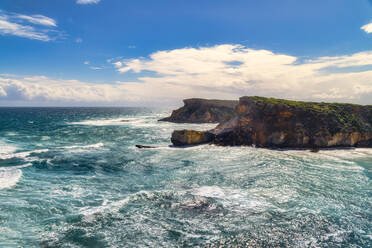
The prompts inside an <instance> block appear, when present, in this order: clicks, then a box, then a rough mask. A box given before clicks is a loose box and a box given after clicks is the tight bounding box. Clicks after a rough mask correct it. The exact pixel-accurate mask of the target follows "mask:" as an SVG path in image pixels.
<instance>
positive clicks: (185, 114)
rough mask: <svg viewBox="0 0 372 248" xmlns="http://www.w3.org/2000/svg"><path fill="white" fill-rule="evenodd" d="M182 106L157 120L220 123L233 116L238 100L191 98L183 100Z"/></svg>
mask: <svg viewBox="0 0 372 248" xmlns="http://www.w3.org/2000/svg"><path fill="white" fill-rule="evenodd" d="M183 102H184V106H183V107H181V108H179V109H177V110H174V111H173V112H172V114H171V116H169V117H166V118H163V119H160V120H159V121H169V122H175V123H222V122H225V121H228V120H230V119H231V118H232V117H234V116H235V108H236V106H237V105H238V103H239V102H238V101H229V100H209V99H200V98H191V99H185V100H183Z"/></svg>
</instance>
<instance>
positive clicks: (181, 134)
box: [171, 130, 215, 146]
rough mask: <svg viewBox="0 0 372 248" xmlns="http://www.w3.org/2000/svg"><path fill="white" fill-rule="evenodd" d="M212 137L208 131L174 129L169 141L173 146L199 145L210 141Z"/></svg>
mask: <svg viewBox="0 0 372 248" xmlns="http://www.w3.org/2000/svg"><path fill="white" fill-rule="evenodd" d="M214 137H215V136H214V134H213V133H211V132H208V131H206V132H203V131H194V130H176V131H174V132H173V133H172V138H171V141H172V143H173V145H175V146H187V145H200V144H205V143H210V142H212V141H213V139H214Z"/></svg>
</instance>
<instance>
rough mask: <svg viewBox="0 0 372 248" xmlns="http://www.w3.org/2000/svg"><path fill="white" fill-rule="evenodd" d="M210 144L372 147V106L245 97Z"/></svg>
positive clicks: (221, 125)
mask: <svg viewBox="0 0 372 248" xmlns="http://www.w3.org/2000/svg"><path fill="white" fill-rule="evenodd" d="M208 132H210V133H213V135H214V137H213V140H212V141H211V143H214V144H216V145H223V146H235V145H255V146H257V147H272V148H327V147H352V146H354V147H372V106H361V105H354V104H338V103H313V102H298V101H288V100H281V99H274V98H263V97H242V98H240V101H239V104H238V106H237V107H236V115H235V117H233V118H232V119H230V120H229V121H227V122H224V123H221V124H220V125H218V126H217V127H216V128H215V129H213V130H210V131H208Z"/></svg>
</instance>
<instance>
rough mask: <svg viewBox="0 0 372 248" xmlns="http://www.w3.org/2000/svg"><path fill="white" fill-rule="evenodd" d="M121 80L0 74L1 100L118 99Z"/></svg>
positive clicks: (120, 98)
mask: <svg viewBox="0 0 372 248" xmlns="http://www.w3.org/2000/svg"><path fill="white" fill-rule="evenodd" d="M123 99H124V91H123V89H122V85H121V84H93V83H87V82H82V81H78V80H61V79H51V78H48V77H45V76H32V77H20V76H12V77H9V76H8V77H4V76H0V102H1V101H7V102H12V101H26V102H32V101H39V102H40V101H41V102H53V101H61V102H65V103H71V102H72V103H73V102H98V103H99V102H100V103H105V102H120V101H122V100H123Z"/></svg>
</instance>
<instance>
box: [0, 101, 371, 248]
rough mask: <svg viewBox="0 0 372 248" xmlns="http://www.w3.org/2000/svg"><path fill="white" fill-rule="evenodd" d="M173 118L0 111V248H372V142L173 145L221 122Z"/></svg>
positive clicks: (118, 112) (135, 112)
mask: <svg viewBox="0 0 372 248" xmlns="http://www.w3.org/2000/svg"><path fill="white" fill-rule="evenodd" d="M167 115H169V111H162V110H149V109H136V108H0V247H189V246H199V247H220V246H222V247H247V246H251V247H372V183H371V177H372V149H348V150H326V151H321V152H319V153H310V152H309V151H301V150H298V151H293V150H292V151H278V150H267V149H255V148H251V147H216V146H212V145H203V146H197V147H189V148H173V147H170V146H169V145H170V134H171V132H172V130H173V129H182V128H193V129H201V130H203V129H209V128H212V127H213V126H214V125H209V124H205V125H184V124H172V123H164V122H157V119H159V118H161V117H164V116H167ZM136 144H150V145H156V146H158V148H156V149H137V148H135V147H134V145H136Z"/></svg>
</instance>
